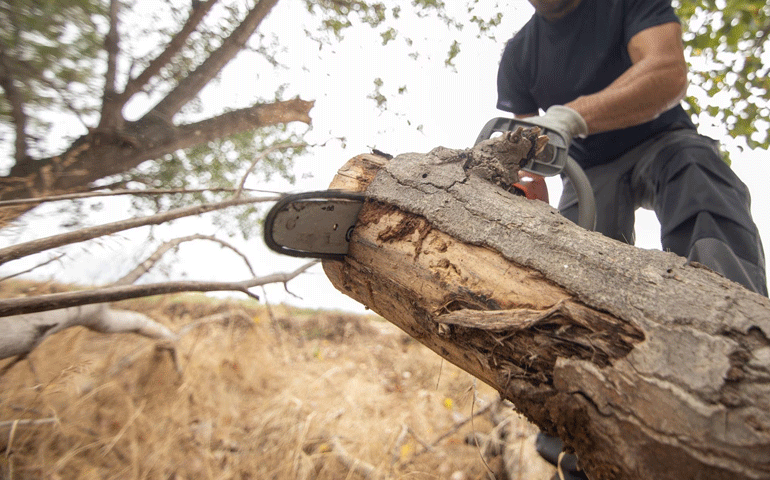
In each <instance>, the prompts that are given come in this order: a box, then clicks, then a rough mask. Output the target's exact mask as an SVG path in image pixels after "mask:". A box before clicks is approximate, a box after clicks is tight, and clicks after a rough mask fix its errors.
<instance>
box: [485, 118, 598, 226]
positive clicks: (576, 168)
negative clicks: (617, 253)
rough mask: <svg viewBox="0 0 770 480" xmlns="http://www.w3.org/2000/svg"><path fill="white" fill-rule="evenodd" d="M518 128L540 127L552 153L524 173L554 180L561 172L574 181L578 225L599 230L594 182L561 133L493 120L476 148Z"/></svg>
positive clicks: (535, 160) (526, 167) (529, 165)
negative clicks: (571, 152)
mask: <svg viewBox="0 0 770 480" xmlns="http://www.w3.org/2000/svg"><path fill="white" fill-rule="evenodd" d="M516 127H523V128H530V127H538V128H540V129H541V130H543V131H544V132H543V133H544V134H545V135H547V136H548V145H549V146H551V147H552V149H546V152H545V153H546V154H545V155H543V156H542V157H539V158H533V159H531V160H530V161H529V162H527V164H526V165H524V166H523V167H522V170H525V171H527V172H531V173H535V174H537V175H541V176H543V177H552V176H554V175H558V174H560V173H562V172H564V174H565V175H566V176H567V177H568V178H569V179H570V180H571V181H572V184H573V185H574V186H575V191H576V192H577V197H578V222H577V224H578V225H580V226H581V227H583V228H585V229H586V230H594V229H595V228H596V199H595V198H594V191H593V188H591V182H589V181H588V177H586V174H585V172H584V171H583V169H582V168H580V165H578V163H577V162H576V161H575V160H574V159H573V158H572V157H570V156H569V154H568V152H569V145H570V142H571V141H572V139H570V138H564V136H563V135H562V134H560V133H559V132H556V131H553V130H549V129H544V128H543V127H541V126H539V125H535V124H532V123H530V122H527V121H526V120H521V119H518V118H503V117H497V118H493V119H491V120H490V121H488V122H487V123H486V125H484V128H482V129H481V132H479V136H478V137H476V144H478V143H480V142H483V141H484V140H487V139H489V138H492V135H493V134H495V133H496V132H508V131H513V130H515V129H516Z"/></svg>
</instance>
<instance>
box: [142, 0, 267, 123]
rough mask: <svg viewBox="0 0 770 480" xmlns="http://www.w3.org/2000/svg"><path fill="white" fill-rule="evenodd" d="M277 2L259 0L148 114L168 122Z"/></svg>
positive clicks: (232, 53)
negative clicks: (229, 33)
mask: <svg viewBox="0 0 770 480" xmlns="http://www.w3.org/2000/svg"><path fill="white" fill-rule="evenodd" d="M277 3H278V0H259V1H258V2H257V4H256V5H255V6H254V8H252V9H251V10H250V11H249V13H248V14H247V15H246V18H244V19H243V21H242V22H241V24H240V25H238V27H236V28H235V30H234V31H233V33H232V34H231V35H230V36H229V37H227V38H226V39H225V40H224V42H223V43H222V45H221V46H220V47H219V48H217V49H216V51H214V52H213V53H212V54H211V55H210V56H209V57H208V58H207V59H206V60H204V61H203V63H201V64H200V65H199V66H198V68H196V69H195V70H193V71H192V72H190V73H189V74H188V75H187V76H186V77H185V78H184V79H183V80H182V81H180V82H179V84H178V85H177V86H176V88H174V90H172V91H171V92H169V94H168V95H166V97H165V98H164V99H163V100H161V101H160V102H159V103H158V104H157V105H156V106H155V107H154V108H153V109H152V110H150V112H148V113H147V115H149V116H155V117H158V118H162V119H165V120H168V121H170V120H171V118H172V117H173V116H174V115H175V114H176V113H177V112H178V111H179V110H180V109H181V108H182V107H184V106H185V105H186V104H187V103H188V102H189V101H190V100H192V99H193V98H194V97H195V96H196V95H197V94H198V92H200V91H201V89H203V87H205V86H206V84H208V83H209V82H210V81H211V80H212V79H213V78H214V77H216V76H217V75H218V74H219V72H220V71H221V70H222V68H224V66H225V65H227V64H228V62H230V60H232V58H233V57H235V55H237V54H238V52H240V51H241V49H243V47H244V45H246V42H247V41H248V39H249V37H251V35H252V34H253V33H254V31H255V30H256V29H257V27H259V25H260V23H262V20H264V19H265V17H267V15H268V14H269V13H270V11H271V10H272V9H273V7H274V6H275V5H276V4H277Z"/></svg>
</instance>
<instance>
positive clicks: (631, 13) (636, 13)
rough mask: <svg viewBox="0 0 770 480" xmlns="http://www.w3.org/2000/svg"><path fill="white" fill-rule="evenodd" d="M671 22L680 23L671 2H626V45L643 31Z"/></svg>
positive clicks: (644, 0)
mask: <svg viewBox="0 0 770 480" xmlns="http://www.w3.org/2000/svg"><path fill="white" fill-rule="evenodd" d="M670 22H679V17H677V16H676V12H674V8H673V7H672V6H671V0H626V15H625V23H626V25H625V32H626V38H625V42H626V45H628V42H629V41H631V39H632V38H633V37H634V35H636V34H637V33H639V32H641V31H642V30H646V29H648V28H650V27H655V26H658V25H663V24H664V23H670Z"/></svg>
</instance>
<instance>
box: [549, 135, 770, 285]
mask: <svg viewBox="0 0 770 480" xmlns="http://www.w3.org/2000/svg"><path fill="white" fill-rule="evenodd" d="M586 175H587V176H588V178H589V180H590V181H591V184H592V186H593V189H594V194H595V195H596V203H597V228H596V230H597V231H599V232H601V233H603V234H604V235H607V236H608V237H611V238H614V239H617V240H621V241H625V242H627V243H631V244H633V242H634V237H633V224H634V211H635V210H636V209H637V208H639V207H644V208H649V209H654V210H655V213H656V214H657V216H658V220H659V221H660V223H661V243H662V245H663V249H664V250H668V251H672V252H674V253H676V254H678V255H681V256H683V257H686V258H688V259H689V260H691V261H697V262H699V263H702V264H704V265H706V266H708V267H709V268H711V269H712V270H714V271H716V272H719V273H721V274H722V275H724V276H725V277H727V278H729V279H731V280H733V281H735V282H738V283H740V284H742V285H744V286H745V287H746V288H749V289H750V290H753V291H755V292H757V293H760V294H763V295H767V281H766V273H765V258H764V252H763V249H762V243H761V240H760V238H759V232H758V231H757V228H756V225H755V224H754V221H753V220H752V218H751V213H750V203H751V201H750V197H749V193H748V189H747V188H746V186H745V185H744V184H743V182H741V180H740V179H739V178H738V177H737V176H736V175H735V173H734V172H733V171H732V170H731V169H730V168H729V166H727V165H726V164H725V163H724V162H723V161H722V159H721V158H720V156H719V153H718V151H717V150H716V149H715V147H714V145H713V142H712V141H711V139H708V138H707V137H702V136H700V135H697V134H696V133H695V132H693V131H690V130H678V131H673V132H668V133H666V134H664V135H661V136H659V137H656V138H654V139H651V140H649V141H647V142H645V143H643V144H641V145H639V146H638V147H636V148H634V149H632V150H631V151H629V152H628V153H626V154H624V155H622V156H621V157H619V158H618V159H617V160H615V161H613V162H611V163H609V164H606V165H600V166H597V167H593V168H590V169H588V170H586ZM564 183H565V185H564V193H563V194H562V198H561V201H560V204H559V210H560V211H561V212H562V214H563V215H564V216H565V217H567V218H569V219H570V220H573V221H575V218H576V216H577V208H576V202H577V199H576V195H575V192H574V188H573V187H572V185H571V184H570V182H569V180H568V179H565V180H564Z"/></svg>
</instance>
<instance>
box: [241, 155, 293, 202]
mask: <svg viewBox="0 0 770 480" xmlns="http://www.w3.org/2000/svg"><path fill="white" fill-rule="evenodd" d="M307 146H308V144H307V143H304V142H303V143H283V144H277V145H271V146H270V147H268V148H266V149H265V150H263V151H261V152H260V153H259V155H257V156H256V157H255V158H254V160H252V161H251V165H249V168H248V169H247V170H246V173H244V174H243V177H242V178H241V182H240V183H239V184H238V189H237V190H236V191H235V196H234V198H238V197H240V196H241V192H242V191H243V187H244V185H245V184H246V179H247V178H249V175H251V172H253V171H254V168H255V167H256V166H257V164H258V163H259V162H261V161H262V160H264V159H265V157H267V156H268V155H270V154H271V153H273V152H275V151H277V150H284V149H287V148H302V147H307Z"/></svg>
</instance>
